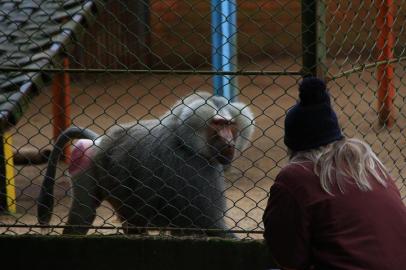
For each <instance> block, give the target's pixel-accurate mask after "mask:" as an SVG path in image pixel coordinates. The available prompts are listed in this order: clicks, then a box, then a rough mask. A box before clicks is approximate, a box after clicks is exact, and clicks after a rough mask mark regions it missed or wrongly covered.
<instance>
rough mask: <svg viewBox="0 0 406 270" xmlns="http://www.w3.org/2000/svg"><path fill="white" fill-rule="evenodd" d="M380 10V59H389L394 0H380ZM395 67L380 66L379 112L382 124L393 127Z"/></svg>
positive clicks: (391, 56)
mask: <svg viewBox="0 0 406 270" xmlns="http://www.w3.org/2000/svg"><path fill="white" fill-rule="evenodd" d="M378 4H379V7H378V9H379V12H378V16H377V20H376V26H377V28H378V31H379V34H378V39H377V48H378V52H379V56H378V61H387V60H390V59H392V58H393V44H394V33H393V17H394V9H395V8H394V5H393V0H381V1H378ZM393 75H394V69H393V66H392V64H389V63H388V64H382V65H379V66H378V70H377V81H378V112H379V122H380V124H382V125H385V124H386V126H388V127H391V126H392V125H393V124H394V119H395V117H394V110H393V98H394V97H395V88H394V85H393V78H394V76H393Z"/></svg>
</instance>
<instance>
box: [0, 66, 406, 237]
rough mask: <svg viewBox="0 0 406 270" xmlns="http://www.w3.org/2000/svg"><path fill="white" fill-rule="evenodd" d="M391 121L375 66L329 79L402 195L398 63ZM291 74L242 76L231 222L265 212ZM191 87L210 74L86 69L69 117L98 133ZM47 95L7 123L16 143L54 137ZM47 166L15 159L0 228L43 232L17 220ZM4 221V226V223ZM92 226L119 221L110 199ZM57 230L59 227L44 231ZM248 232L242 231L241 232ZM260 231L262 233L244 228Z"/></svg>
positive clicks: (154, 110)
mask: <svg viewBox="0 0 406 270" xmlns="http://www.w3.org/2000/svg"><path fill="white" fill-rule="evenodd" d="M330 66H331V69H330V70H329V73H330V75H332V74H336V73H338V72H340V71H344V70H346V69H349V68H351V65H350V64H349V62H348V59H344V60H342V61H341V62H339V61H335V62H333V63H330ZM245 68H246V69H247V70H257V69H261V70H281V69H283V70H298V69H299V68H300V67H299V66H298V65H297V64H295V63H294V62H293V61H290V60H288V59H281V60H278V61H275V62H272V63H269V62H266V61H262V62H256V65H253V64H252V65H250V64H247V65H246V66H245ZM396 75H397V76H396V81H395V86H396V89H397V94H396V98H395V112H396V124H395V126H394V127H393V128H391V129H387V128H385V127H380V126H379V125H378V118H377V112H376V99H375V92H376V88H377V84H376V81H375V78H374V71H373V70H372V71H363V72H359V73H356V74H354V75H351V76H350V77H346V78H341V79H338V80H335V81H331V82H330V83H329V88H330V91H331V93H332V96H333V97H334V102H335V103H334V104H335V107H336V110H337V112H338V114H339V118H340V122H341V124H342V126H343V129H344V132H345V134H346V135H348V136H357V137H361V138H363V139H365V140H366V141H367V142H369V143H370V144H371V145H372V146H373V148H374V150H375V151H376V152H377V153H378V155H379V156H380V157H381V158H382V159H383V161H384V162H385V164H386V165H387V166H388V168H389V169H390V171H391V172H392V174H393V176H394V177H395V179H397V183H398V184H399V188H400V189H401V192H402V196H403V197H404V198H405V197H406V187H405V184H406V183H405V182H404V181H405V180H404V179H406V167H405V156H406V148H405V144H406V137H405V135H404V134H403V133H402V131H403V130H404V128H405V126H406V119H405V115H404V110H405V108H404V100H405V98H406V87H405V86H404V85H403V83H402V81H401V80H400V78H402V77H403V76H404V72H403V69H402V68H400V67H399V68H398V69H396ZM298 80H299V78H298V77H293V76H278V77H272V76H239V77H238V82H239V89H240V95H239V99H240V100H241V101H244V102H247V103H248V104H249V106H250V107H251V108H252V110H253V112H254V114H255V127H256V130H255V134H254V137H253V139H252V141H251V144H250V147H249V148H248V149H247V150H246V151H244V152H243V153H241V154H240V155H239V156H238V157H237V159H236V160H235V161H234V162H233V166H232V167H231V168H230V170H229V171H228V172H227V173H226V181H227V183H226V184H227V186H228V189H227V192H226V194H225V196H226V197H227V204H228V210H227V212H226V213H225V215H226V217H227V218H226V219H227V223H228V224H229V226H230V228H232V229H235V230H244V231H247V232H249V231H252V232H260V231H262V230H263V225H262V223H261V217H262V213H263V210H264V207H265V204H266V201H267V198H268V191H269V188H270V186H271V185H272V182H273V179H274V178H275V176H276V174H277V173H278V171H279V170H280V168H281V167H282V166H283V165H284V164H285V163H286V161H287V155H286V148H285V146H284V144H283V121H284V115H285V112H286V110H287V109H288V108H289V107H290V106H292V105H293V104H294V102H295V98H296V97H297V82H298ZM196 89H201V90H206V91H211V89H212V86H211V78H210V77H208V76H200V75H196V76H180V75H179V76H178V75H131V74H123V75H109V74H107V73H106V74H101V75H91V76H90V75H89V76H88V77H87V78H85V79H84V78H83V76H82V79H81V80H75V79H73V80H72V122H73V124H75V125H79V126H86V127H89V128H91V129H93V130H94V131H96V132H99V133H102V132H104V131H105V130H106V129H107V128H109V127H110V126H111V125H113V124H117V123H126V122H128V121H132V120H134V119H137V120H140V119H149V118H156V117H158V116H159V115H161V114H162V113H163V112H164V111H165V110H167V109H168V108H169V106H171V105H172V104H173V103H174V102H175V101H176V100H177V99H178V97H180V96H182V95H185V94H188V93H190V92H192V91H195V90H196ZM51 103H52V97H51V92H50V90H49V89H44V90H43V91H42V92H41V94H40V95H39V96H38V97H37V98H35V99H34V100H33V102H32V104H31V107H30V108H29V110H28V112H27V113H26V114H25V115H24V118H23V119H22V120H21V121H20V122H19V124H18V126H17V127H16V128H14V129H13V130H12V132H13V134H14V136H13V139H14V147H15V150H16V151H17V150H30V149H37V150H40V149H45V148H50V146H51V142H52V141H51V138H52V106H51ZM44 168H45V166H44V165H41V166H39V165H35V166H16V168H15V169H16V179H15V182H16V191H17V206H18V209H17V213H16V214H12V215H1V216H0V224H2V225H3V227H1V228H0V233H10V234H21V233H43V231H41V230H40V229H38V228H28V227H27V228H24V227H20V226H25V225H28V226H29V225H35V224H36V201H35V200H36V198H37V196H38V193H39V189H40V184H41V182H42V177H43V174H44ZM66 168H67V165H66V164H64V163H61V164H60V166H59V170H58V174H57V175H58V180H57V185H56V188H55V196H56V204H55V209H54V216H53V219H52V224H54V225H63V224H64V222H65V220H66V215H67V213H68V209H69V205H70V182H69V179H68V178H67V177H66V172H65V170H66ZM4 225H7V226H4ZM94 225H96V226H103V225H108V226H114V227H119V226H120V225H121V224H120V223H119V221H118V220H117V218H116V217H115V215H114V212H113V210H112V208H111V207H110V206H109V205H108V204H103V205H102V206H101V207H100V208H99V209H98V214H97V219H96V221H95V223H94ZM46 232H48V233H60V232H61V230H60V229H52V230H51V231H49V230H48V231H46ZM116 232H117V230H105V229H98V230H92V231H91V233H116ZM246 236H247V234H241V237H246ZM248 236H249V237H252V238H261V237H262V236H261V234H260V233H253V234H249V235H248Z"/></svg>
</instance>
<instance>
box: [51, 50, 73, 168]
mask: <svg viewBox="0 0 406 270" xmlns="http://www.w3.org/2000/svg"><path fill="white" fill-rule="evenodd" d="M63 66H64V68H68V67H69V60H68V59H67V58H64V60H63ZM52 96H53V102H52V111H53V116H54V119H53V120H54V121H53V139H54V140H56V139H57V138H58V137H59V135H60V134H61V132H62V131H64V130H65V129H67V128H68V127H69V126H70V78H69V73H67V72H61V73H58V74H55V75H54V78H53V85H52ZM69 158H70V149H69V147H65V148H64V152H63V160H68V159H69Z"/></svg>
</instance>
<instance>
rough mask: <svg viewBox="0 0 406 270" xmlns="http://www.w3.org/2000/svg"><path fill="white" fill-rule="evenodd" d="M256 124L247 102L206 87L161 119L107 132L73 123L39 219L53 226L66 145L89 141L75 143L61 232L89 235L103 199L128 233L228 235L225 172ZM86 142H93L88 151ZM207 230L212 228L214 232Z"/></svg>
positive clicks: (46, 184) (51, 167)
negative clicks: (68, 203)
mask: <svg viewBox="0 0 406 270" xmlns="http://www.w3.org/2000/svg"><path fill="white" fill-rule="evenodd" d="M253 129H254V117H253V114H252V112H251V110H250V109H249V107H247V105H245V104H243V103H241V102H229V101H228V100H227V99H225V98H224V97H220V96H213V95H210V94H208V93H206V92H196V93H194V94H192V95H190V96H186V97H184V98H182V99H181V100H179V101H178V102H177V103H176V104H175V105H173V106H172V108H170V110H169V111H168V112H166V113H165V114H164V115H162V116H161V117H160V118H159V119H155V120H145V121H135V122H133V123H129V124H125V125H116V126H114V127H112V128H111V129H110V130H108V131H107V132H106V134H104V135H102V136H99V135H98V134H96V133H94V132H92V131H91V130H89V129H85V128H79V127H71V128H68V129H67V130H66V131H65V132H63V133H62V134H61V135H60V136H59V138H58V139H57V141H56V142H55V146H54V149H53V150H52V153H51V156H50V158H49V163H48V168H47V172H46V175H45V179H44V181H43V184H42V187H41V193H40V196H39V199H38V221H39V223H40V224H49V221H50V219H51V215H52V210H53V204H54V202H53V187H54V183H55V171H56V166H57V161H58V160H59V157H60V155H61V152H62V148H63V146H64V145H65V144H66V143H67V142H69V141H70V140H72V139H87V141H85V140H79V141H77V145H78V144H79V147H78V148H75V149H74V150H73V152H72V155H73V156H76V157H77V159H76V160H74V161H73V162H72V164H70V166H71V167H70V172H71V178H72V179H71V180H72V188H73V199H72V206H71V209H70V212H69V217H68V221H67V225H68V227H65V229H64V234H86V233H87V231H88V229H89V228H88V227H89V225H92V223H93V221H94V219H95V215H96V208H97V207H98V206H100V204H101V202H102V201H104V200H106V201H108V202H109V203H110V204H111V205H112V206H113V208H114V210H115V211H116V214H117V215H118V217H119V218H120V220H121V221H122V222H123V227H124V228H125V232H126V233H140V229H139V228H147V227H167V228H170V227H173V228H192V229H193V228H194V229H202V231H204V229H206V235H216V236H220V235H221V236H229V235H231V234H227V235H225V234H224V230H227V227H226V224H225V220H224V215H225V213H226V211H227V209H226V199H225V194H224V193H225V183H224V177H223V174H224V170H225V169H226V168H227V167H228V166H230V163H231V162H232V160H233V158H234V156H235V152H236V151H240V152H241V151H243V150H244V149H245V148H246V147H247V146H248V144H249V141H250V138H251V135H252V133H253ZM90 140H91V141H90ZM87 142H90V143H91V144H92V146H91V147H90V148H89V149H88V150H87V151H86V154H83V152H82V150H83V148H85V147H83V145H84V144H83V143H85V144H86V143H87ZM80 145H81V146H80ZM78 151H81V152H80V153H79V154H78ZM89 156H90V158H89ZM207 229H209V230H207ZM210 229H215V230H212V231H211V233H210Z"/></svg>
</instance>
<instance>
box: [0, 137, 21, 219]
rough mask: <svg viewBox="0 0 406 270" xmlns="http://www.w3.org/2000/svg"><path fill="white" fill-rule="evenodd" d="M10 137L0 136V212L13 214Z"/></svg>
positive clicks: (12, 165) (12, 166)
mask: <svg viewBox="0 0 406 270" xmlns="http://www.w3.org/2000/svg"><path fill="white" fill-rule="evenodd" d="M11 145H12V140H11V135H9V134H8V133H5V134H2V135H1V136H0V212H10V213H15V212H16V211H17V209H16V203H15V199H16V192H15V183H14V163H13V150H12V147H11Z"/></svg>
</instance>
